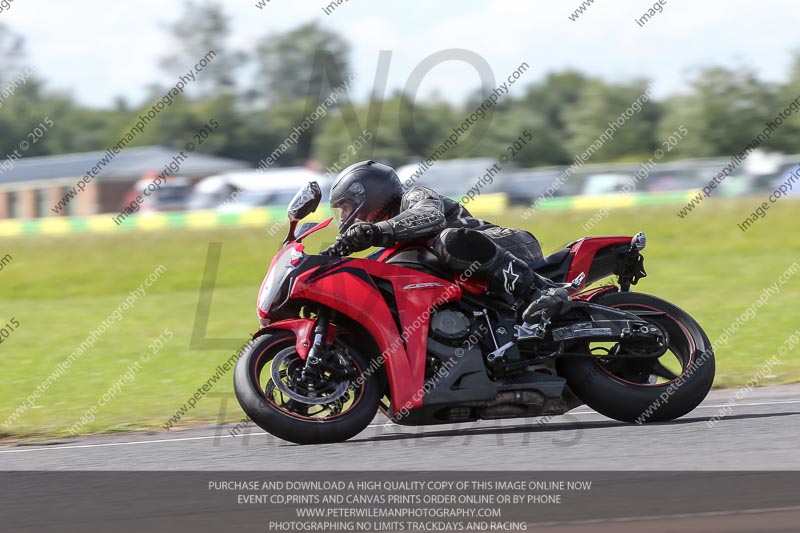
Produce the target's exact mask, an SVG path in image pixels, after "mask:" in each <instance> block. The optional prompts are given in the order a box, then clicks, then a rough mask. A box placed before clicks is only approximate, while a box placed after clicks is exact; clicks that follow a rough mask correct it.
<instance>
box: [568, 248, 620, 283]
mask: <svg viewBox="0 0 800 533" xmlns="http://www.w3.org/2000/svg"><path fill="white" fill-rule="evenodd" d="M631 239H632V237H624V236H616V237H584V238H583V239H579V240H577V241H575V243H574V244H572V246H570V252H569V255H570V256H571V263H570V267H569V271H568V273H567V279H566V280H565V282H567V283H569V282H571V281H572V280H574V279H575V278H577V277H578V276H580V275H581V274H583V275H584V281H583V283H581V286H580V287H579V289H583V288H584V287H585V286H586V280H587V278H588V276H589V269H590V268H591V266H592V262H593V261H594V257H595V255H597V252H598V251H600V250H602V249H603V248H606V247H608V246H614V245H615V244H626V243H630V242H631Z"/></svg>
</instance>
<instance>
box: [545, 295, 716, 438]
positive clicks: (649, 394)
mask: <svg viewBox="0 0 800 533" xmlns="http://www.w3.org/2000/svg"><path fill="white" fill-rule="evenodd" d="M595 303H597V304H599V305H604V306H606V307H613V308H616V309H620V310H624V311H631V312H636V311H646V312H649V313H651V314H649V315H648V314H644V313H643V314H642V319H644V320H648V321H651V322H653V323H654V324H656V325H657V326H658V327H659V328H661V330H662V331H664V332H666V333H667V335H668V350H667V352H666V353H665V354H663V355H662V356H661V357H659V358H654V359H635V358H631V359H624V358H614V357H609V358H605V359H604V358H603V356H602V355H603V350H604V349H605V348H604V347H603V346H592V345H590V344H587V345H585V346H583V347H582V349H583V350H585V351H586V352H587V354H589V353H591V354H592V357H565V358H563V359H562V360H561V361H559V368H558V370H559V374H560V375H562V376H563V377H565V378H566V379H567V383H568V384H569V386H570V388H571V389H572V391H573V392H574V393H575V394H576V395H577V396H578V398H580V399H581V400H582V401H583V402H584V403H585V404H586V405H588V406H589V407H591V408H592V409H594V410H595V411H597V412H599V413H601V414H603V415H605V416H607V417H609V418H613V419H615V420H620V421H623V422H635V423H637V424H642V423H645V422H664V421H667V420H673V419H675V418H678V417H681V416H683V415H685V414H687V413H689V412H690V411H692V410H693V409H694V408H695V407H697V406H698V405H699V404H700V402H702V401H703V400H704V399H705V397H706V395H707V394H708V391H709V390H710V389H711V385H712V383H713V381H714V372H715V364H714V353H713V351H712V348H711V343H710V342H709V340H708V337H707V336H706V334H705V333H704V332H703V330H702V328H701V327H700V325H699V324H698V323H697V322H696V321H695V320H694V319H693V318H692V317H691V316H689V314H687V313H686V312H685V311H683V310H682V309H680V308H678V307H676V306H675V305H673V304H671V303H669V302H667V301H665V300H662V299H661V298H657V297H655V296H650V295H647V294H640V293H632V292H617V293H611V294H607V295H604V296H601V297H600V298H598V299H597V300H596V301H595Z"/></svg>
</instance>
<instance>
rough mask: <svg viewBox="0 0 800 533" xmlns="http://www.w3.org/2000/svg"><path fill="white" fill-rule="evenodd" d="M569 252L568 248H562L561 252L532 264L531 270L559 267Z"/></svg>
mask: <svg viewBox="0 0 800 533" xmlns="http://www.w3.org/2000/svg"><path fill="white" fill-rule="evenodd" d="M570 251H571V249H570V248H562V249H561V250H558V251H557V252H553V253H552V254H550V255H548V256H547V257H545V258H543V259H542V260H540V261H537V262H536V263H534V264H532V265H531V268H532V269H534V270H538V269H540V268H545V267H553V266H557V265H560V264H561V263H562V262H564V259H566V258H567V256H568V255H569V252H570Z"/></svg>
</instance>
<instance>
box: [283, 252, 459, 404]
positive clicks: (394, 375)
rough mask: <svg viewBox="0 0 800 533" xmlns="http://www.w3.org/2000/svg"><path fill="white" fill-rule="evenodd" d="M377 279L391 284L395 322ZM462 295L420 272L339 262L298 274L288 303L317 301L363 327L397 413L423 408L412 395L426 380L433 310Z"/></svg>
mask: <svg viewBox="0 0 800 533" xmlns="http://www.w3.org/2000/svg"><path fill="white" fill-rule="evenodd" d="M380 280H385V281H387V282H389V283H391V286H392V289H393V292H394V294H395V295H396V298H395V300H396V302H397V320H395V317H394V315H393V314H392V311H391V309H390V308H389V305H388V304H387V303H386V299H385V298H386V296H385V295H384V293H383V292H381V290H380V289H379V288H378V286H377V284H376V282H379V281H380ZM461 294H462V292H461V288H460V287H459V286H458V285H457V284H455V283H453V282H452V281H449V280H446V279H442V278H438V277H435V276H431V275H429V274H426V273H424V272H420V271H419V270H414V269H411V268H406V267H401V266H395V265H391V264H386V263H382V262H378V261H374V260H369V259H342V260H340V261H337V262H335V263H332V264H330V265H329V266H326V267H325V268H323V269H312V270H309V271H307V272H304V273H302V274H300V275H299V276H298V277H297V279H296V280H295V282H294V284H293V286H292V289H291V291H290V298H304V299H307V300H313V301H316V302H319V303H320V304H322V305H325V306H328V307H330V308H331V309H334V310H336V311H338V312H340V313H342V314H344V315H346V316H347V317H349V318H351V319H352V320H354V321H356V322H357V323H359V324H361V325H362V326H364V328H365V329H366V330H367V331H368V332H369V334H370V335H371V336H372V338H373V339H374V340H375V342H376V344H377V345H378V348H379V349H380V351H381V357H382V358H383V361H384V363H385V365H386V373H387V376H388V378H389V386H390V390H391V391H392V408H393V409H394V410H395V411H399V410H400V409H401V408H406V409H413V408H415V407H419V406H421V405H422V398H420V397H419V395H418V394H417V395H416V398H415V394H416V393H417V392H418V391H419V390H421V389H422V386H423V384H424V380H425V361H426V354H427V343H428V325H429V322H430V315H431V308H433V307H434V306H435V305H440V304H443V303H446V302H450V301H454V300H458V299H459V298H461ZM398 321H399V324H398V323H397V322H398ZM277 324H280V323H276V324H275V325H277ZM271 326H273V325H271Z"/></svg>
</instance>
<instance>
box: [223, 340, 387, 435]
mask: <svg viewBox="0 0 800 533" xmlns="http://www.w3.org/2000/svg"><path fill="white" fill-rule="evenodd" d="M330 349H331V351H332V352H331V357H332V359H333V361H334V362H335V363H336V368H332V369H319V370H315V371H308V370H306V368H305V367H306V365H305V360H304V359H302V358H301V357H300V356H299V354H298V353H297V351H296V349H295V336H294V334H292V333H290V332H288V331H276V332H275V333H267V334H266V335H262V336H261V337H258V338H257V339H256V340H255V342H254V343H253V345H252V346H251V347H250V349H249V350H248V351H247V352H246V353H245V354H244V355H242V357H241V358H240V359H239V362H238V363H237V364H236V370H235V371H234V388H235V390H236V398H237V399H238V400H239V404H240V405H241V406H242V409H243V410H244V412H245V413H247V415H248V416H250V418H251V419H252V420H253V422H255V423H256V424H258V426H259V427H261V428H262V429H264V430H265V431H268V432H269V433H271V434H273V435H275V436H276V437H279V438H281V439H284V440H288V441H290V442H294V443H297V444H322V443H330V442H341V441H344V440H347V439H349V438H351V437H353V436H355V435H357V434H358V433H360V432H361V431H363V430H364V428H366V427H367V425H369V423H370V422H371V421H372V419H373V417H374V416H375V413H376V412H377V410H378V403H379V400H380V388H379V386H378V383H377V381H378V380H377V376H375V375H367V374H365V373H364V369H366V368H367V364H366V361H365V359H364V358H363V357H362V356H361V355H360V354H358V353H356V352H355V351H354V350H352V349H351V348H349V347H348V346H346V345H345V344H343V343H341V342H339V341H336V342H335V343H334V345H333V346H332V347H331V348H330Z"/></svg>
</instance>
